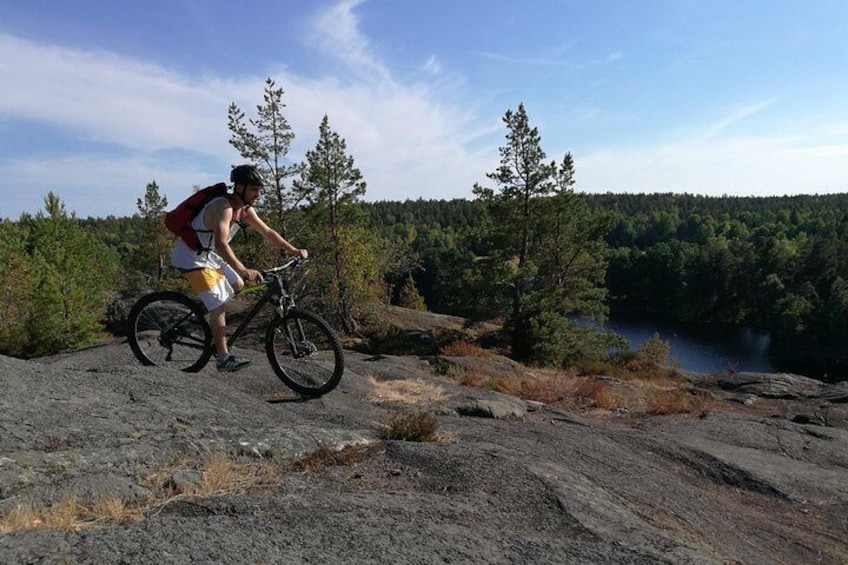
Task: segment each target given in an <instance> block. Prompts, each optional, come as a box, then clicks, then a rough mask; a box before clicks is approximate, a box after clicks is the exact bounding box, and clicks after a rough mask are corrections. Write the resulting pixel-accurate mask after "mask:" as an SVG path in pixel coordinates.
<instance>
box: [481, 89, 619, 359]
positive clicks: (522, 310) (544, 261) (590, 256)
mask: <svg viewBox="0 0 848 565" xmlns="http://www.w3.org/2000/svg"><path fill="white" fill-rule="evenodd" d="M503 121H504V123H505V124H506V127H507V134H506V143H505V145H503V146H501V147H500V157H501V159H500V166H499V167H498V168H497V169H496V170H495V171H494V172H492V173H488V174H487V176H488V177H489V178H490V179H491V180H493V181H495V183H496V184H497V189H492V188H485V187H482V186H480V185H479V184H477V185H475V186H474V193H475V194H476V195H477V197H478V198H479V199H480V200H482V201H483V202H484V203H485V204H486V208H487V210H488V212H489V217H490V218H491V225H490V233H491V235H492V237H491V238H490V242H489V246H490V250H491V254H490V257H489V260H488V261H487V262H484V263H491V262H492V261H494V262H501V263H509V264H512V265H513V266H514V269H513V275H512V277H511V280H510V281H509V288H510V290H511V295H512V309H511V314H510V319H509V326H510V328H511V331H512V352H513V355H514V356H516V357H517V358H519V359H526V360H532V361H537V362H541V363H549V362H557V363H560V362H566V360H569V361H574V360H576V358H575V354H573V353H567V350H568V349H569V347H568V346H566V344H565V341H566V340H569V339H571V338H572V337H574V333H573V332H569V331H568V329H569V326H570V324H569V322H568V319H567V318H568V317H569V316H571V315H575V314H580V315H583V316H589V317H599V316H601V315H602V314H603V313H604V312H605V309H604V304H603V300H604V298H605V290H604V288H603V280H604V275H605V270H606V264H605V262H604V259H603V253H604V251H605V246H604V243H603V240H602V236H603V233H604V231H605V230H606V227H607V225H608V222H606V221H605V222H604V225H603V226H598V225H595V226H587V225H581V217H580V215H581V206H580V200H579V198H577V196H576V195H575V194H574V192H573V185H574V161H573V158H572V157H571V154H570V153H567V154H566V155H565V156H564V157H563V160H562V162H561V163H560V165H559V166H558V165H557V163H556V162H555V161H551V162H547V161H546V155H545V152H544V151H543V150H542V148H541V137H540V135H539V132H538V129H537V128H535V127H531V126H530V123H529V120H528V118H527V113H526V111H525V109H524V105H523V104H520V105H519V107H518V110H517V111H516V112H512V111H511V110H508V111H507V112H506V114H505V115H504V118H503ZM491 266H492V265H489V267H491ZM552 340H553V341H552ZM554 341H559V342H560V343H554ZM571 341H572V343H575V342H577V341H579V340H571ZM589 349H592V348H590V347H588V346H587V347H583V348H582V351H583V352H584V353H588V351H589ZM572 351H573V349H572Z"/></svg>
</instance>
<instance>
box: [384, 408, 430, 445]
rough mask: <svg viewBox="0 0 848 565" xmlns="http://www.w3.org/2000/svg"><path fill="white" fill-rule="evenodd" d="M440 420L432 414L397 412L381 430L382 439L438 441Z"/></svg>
mask: <svg viewBox="0 0 848 565" xmlns="http://www.w3.org/2000/svg"><path fill="white" fill-rule="evenodd" d="M438 430H439V422H438V420H436V419H435V418H434V417H433V416H431V415H430V414H426V413H424V412H416V413H412V414H397V415H395V416H393V417H392V418H391V420H389V422H388V423H387V424H386V425H385V426H383V427H382V428H381V430H380V437H381V438H382V439H394V440H400V441H419V442H431V441H438V440H439V437H438V434H437V432H438Z"/></svg>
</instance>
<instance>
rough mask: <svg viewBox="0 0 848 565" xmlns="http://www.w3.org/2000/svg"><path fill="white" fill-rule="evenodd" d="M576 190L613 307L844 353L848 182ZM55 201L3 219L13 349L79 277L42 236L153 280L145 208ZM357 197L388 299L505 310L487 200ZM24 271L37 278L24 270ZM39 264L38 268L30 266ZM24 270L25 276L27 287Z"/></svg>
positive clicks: (71, 337) (125, 283) (811, 356)
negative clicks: (496, 290) (807, 188)
mask: <svg viewBox="0 0 848 565" xmlns="http://www.w3.org/2000/svg"><path fill="white" fill-rule="evenodd" d="M579 196H580V198H581V200H582V202H583V209H582V213H583V214H585V216H586V220H587V221H589V222H603V223H604V224H605V225H607V226H608V227H609V229H608V230H607V232H606V234H605V236H604V238H605V241H606V244H607V247H608V249H607V262H608V267H607V271H606V278H605V286H606V289H607V291H608V296H607V300H606V302H607V305H608V307H609V308H610V309H612V311H621V310H631V311H641V312H650V313H652V314H661V315H664V316H667V317H670V318H673V319H677V320H681V321H698V322H700V323H716V324H740V325H748V326H754V327H758V328H764V329H768V330H769V331H770V332H771V335H772V342H773V344H774V346H775V349H776V353H777V355H778V357H779V356H780V354H781V352H783V353H784V355H785V356H786V357H787V358H790V357H791V356H790V355H789V354H790V353H791V354H792V356H795V357H801V358H805V359H806V360H807V361H810V360H821V361H822V362H825V361H827V360H830V361H836V362H838V363H843V364H844V363H845V362H846V361H845V357H846V355H848V194H834V195H806V196H786V197H733V196H723V197H705V196H696V195H688V194H597V195H594V194H580V195H579ZM49 203H50V208H49V209H48V211H47V212H46V213H39V214H38V215H36V216H34V217H31V216H28V215H25V216H23V217H22V218H21V219H20V220H19V221H16V222H12V221H4V224H5V227H4V230H3V233H4V234H5V235H6V237H4V238H2V240H0V247H2V248H0V258H2V259H3V263H4V265H6V268H5V270H4V271H5V277H6V278H7V279H8V278H14V281H15V282H14V283H11V282H8V281H7V284H5V285H4V289H5V290H4V292H5V294H6V295H8V296H6V297H5V299H4V300H3V304H4V307H3V311H2V312H0V317H2V318H3V321H4V327H5V330H4V339H5V340H6V343H5V344H4V351H6V352H11V353H19V354H25V353H26V348H27V345H26V344H27V343H28V342H27V340H23V339H21V338H20V335H17V336H16V335H15V332H16V331H19V332H20V331H22V330H21V328H22V326H21V324H10V323H8V320H11V319H13V318H14V317H15V316H21V315H22V314H21V311H22V310H23V309H25V308H24V306H23V305H24V304H25V303H27V300H26V297H27V296H29V295H28V293H34V292H36V291H37V292H39V293H40V294H41V295H44V296H48V295H50V294H49V293H50V292H53V291H48V289H49V288H54V286H53V285H54V283H52V282H51V280H52V279H50V277H54V276H64V277H65V280H66V281H67V283H69V284H70V283H71V282H72V281H73V280H74V279H72V278H71V277H70V275H60V274H59V273H58V272H57V273H56V274H55V275H54V274H53V273H54V272H55V269H50V270H45V269H43V268H39V267H37V265H39V264H41V263H39V262H43V261H44V260H45V259H44V254H43V253H41V254H34V247H35V246H37V245H38V242H40V241H48V240H45V239H44V236H43V235H40V234H45V235H46V234H51V233H52V234H54V235H52V236H51V237H58V234H59V233H60V232H61V233H75V234H77V233H78V234H79V235H75V236H74V238H75V239H74V241H75V243H74V246H75V247H74V249H75V251H74V252H73V253H74V254H75V255H74V257H78V258H76V259H75V260H76V261H94V263H95V265H96V266H95V267H91V268H92V269H95V268H96V269H97V270H98V271H100V272H103V273H104V274H106V275H108V277H107V280H108V285H109V286H111V287H112V288H111V290H110V292H111V293H113V294H117V293H120V292H121V291H122V290H123V287H133V289H135V290H138V288H140V287H143V286H144V285H145V281H149V277H147V278H145V277H138V276H136V277H134V276H132V275H131V273H133V272H138V271H139V268H140V267H139V252H140V250H141V248H143V247H144V244H145V241H149V239H150V238H149V237H148V234H149V230H150V227H149V223H146V220H145V218H144V217H142V216H141V215H135V216H133V217H111V216H110V217H107V218H87V219H78V218H75V217H73V216H72V215H70V216H69V215H68V214H67V213H66V212H65V211H64V209H63V208H62V207H61V204H60V203H57V202H56V201H55V199H53V200H50V201H49ZM356 206H357V207H359V208H360V210H361V212H362V213H363V215H364V217H365V218H366V222H367V225H368V226H369V228H368V229H369V231H370V232H371V233H372V234H373V235H375V236H379V237H380V238H384V240H385V241H391V242H392V243H393V246H394V247H393V251H392V252H393V253H401V254H402V255H403V256H404V257H406V260H405V261H401V262H399V263H394V264H393V267H392V268H390V267H388V266H386V265H384V267H383V268H384V272H383V275H382V276H383V279H384V281H385V284H386V285H387V286H386V289H387V290H386V292H387V293H388V294H387V295H386V298H385V300H394V301H396V302H397V301H398V300H399V299H400V296H401V289H402V288H403V287H404V286H405V284H406V285H407V291H408V290H409V287H408V283H409V281H410V279H411V280H412V282H414V290H417V292H418V293H420V297H422V298H423V302H424V304H425V305H426V307H427V308H428V309H430V310H433V311H436V312H441V313H449V314H457V315H462V316H468V317H472V318H478V319H480V318H495V317H497V315H498V314H496V313H495V310H493V309H492V308H496V307H497V305H493V304H492V302H493V301H492V300H491V299H492V296H491V294H489V293H487V292H485V283H486V281H485V280H481V276H482V275H481V273H480V271H479V270H478V269H476V266H477V265H478V264H479V263H480V259H481V258H482V257H486V256H488V255H489V254H490V253H491V249H489V244H490V242H488V241H487V240H486V239H485V238H484V237H481V233H483V231H484V230H483V228H484V223H485V221H486V213H485V204H484V203H483V202H481V201H479V200H464V199H454V200H420V199H419V200H407V201H404V202H401V201H382V202H371V203H368V202H359V203H356ZM51 226H52V227H51ZM71 226H77V227H76V228H73V230H77V229H78V230H80V231H78V232H77V231H73V230H72V228H71ZM68 230H72V231H71V232H69V231H68ZM83 234H85V235H83ZM49 241H50V243H49V245H53V246H55V245H56V243H54V242H53V241H54V240H49ZM398 250H401V251H398ZM53 255H55V250H54V252H53ZM63 268H67V267H63ZM83 268H85V267H83ZM21 273H27V277H29V278H25V279H21V278H20V277H19V276H18V275H21ZM33 273H36V274H37V275H38V276H37V277H35V278H34V277H33ZM15 277H17V278H15ZM21 280H27V281H28V282H27V285H22V284H21V282H20V281H21ZM98 281H99V282H98V284H99V285H101V286H100V287H98V288H102V285H103V284H106V283H104V278H103V277H101V278H99V279H98ZM80 284H81V285H82V283H80ZM24 286H26V288H24ZM66 286H67V285H66ZM57 288H58V287H57ZM490 290H491V289H490ZM33 296H34V294H33ZM57 296H59V295H57ZM68 296H70V295H68ZM65 300H67V299H65ZM96 303H99V302H97V301H94V303H92V304H89V305H87V306H86V307H85V309H84V312H85V313H86V314H85V315H86V317H85V318H84V320H81V321H80V322H78V323H74V322H73V320H70V319H66V320H65V321H64V322H63V324H64V326H65V327H68V328H72V327H88V326H90V323H91V322H90V317H88V316H90V312H92V311H93V310H92V309H93V308H94V306H95V305H96ZM32 304H33V307H32V312H31V314H30V315H31V316H32V320H31V322H30V325H31V326H32V327H33V328H36V329H37V326H38V324H35V323H34V322H35V321H37V320H38V319H43V314H41V312H43V308H44V306H37V304H43V300H41V301H33V302H32ZM70 316H71V314H68V313H66V314H65V318H69V317H70ZM102 316H103V315H101V317H102ZM16 329H17V330H16ZM38 331H43V330H38ZM48 333H49V332H48ZM39 335H41V334H39ZM65 335H67V336H68V337H67V338H66V339H67V341H66V342H63V343H64V344H65V345H66V346H69V345H73V344H78V343H79V336H77V335H76V334H73V333H68V334H65ZM75 336H76V337H75ZM9 344H12V347H11V348H10V347H9ZM31 349H32V350H33V351H32V352H33V353H36V352H40V351H43V350H44V349H43V347H36V346H35V345H32V346H31ZM790 360H791V359H790Z"/></svg>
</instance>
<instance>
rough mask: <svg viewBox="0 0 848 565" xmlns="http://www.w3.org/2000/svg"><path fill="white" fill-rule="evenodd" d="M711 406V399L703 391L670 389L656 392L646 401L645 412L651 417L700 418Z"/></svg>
mask: <svg viewBox="0 0 848 565" xmlns="http://www.w3.org/2000/svg"><path fill="white" fill-rule="evenodd" d="M712 405H713V402H712V397H711V396H710V395H709V394H708V393H706V392H704V391H690V390H684V389H679V388H677V389H670V390H663V391H657V392H656V393H654V394H652V395H651V396H650V397H648V399H647V408H646V410H645V412H646V413H647V414H650V415H652V416H668V415H673V414H697V415H699V416H702V415H703V414H705V413H706V411H707V410H708V409H709V408H711V407H712Z"/></svg>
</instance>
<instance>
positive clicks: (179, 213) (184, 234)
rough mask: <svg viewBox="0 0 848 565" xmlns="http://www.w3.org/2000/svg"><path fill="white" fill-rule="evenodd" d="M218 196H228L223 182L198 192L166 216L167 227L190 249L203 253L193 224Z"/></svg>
mask: <svg viewBox="0 0 848 565" xmlns="http://www.w3.org/2000/svg"><path fill="white" fill-rule="evenodd" d="M218 196H227V185H226V184H224V183H222V182H219V183H218V184H213V185H212V186H207V187H206V188H202V189H200V190H198V191H197V192H195V193H194V194H192V195H191V196H189V197H188V198H186V199H185V200H183V201H182V202H180V203H179V204H178V205H177V207H176V208H174V209H173V210H171V211H170V212H168V213H166V214H165V227H166V228H168V231H170V232H171V233H173V234H174V235H175V236H177V237H180V238H182V240H183V241H184V242H185V244H186V245H188V246H189V248H190V249H193V250H195V251H197V252H200V251H202V250H203V246H202V245H200V238H199V237H198V236H197V231H196V230H195V229H194V228H193V227H191V222H192V221H193V220H194V218H195V217H197V215H198V214H199V213H200V211H201V210H203V207H204V206H206V205H207V204H208V203H209V201H210V200H212V199H213V198H216V197H218Z"/></svg>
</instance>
